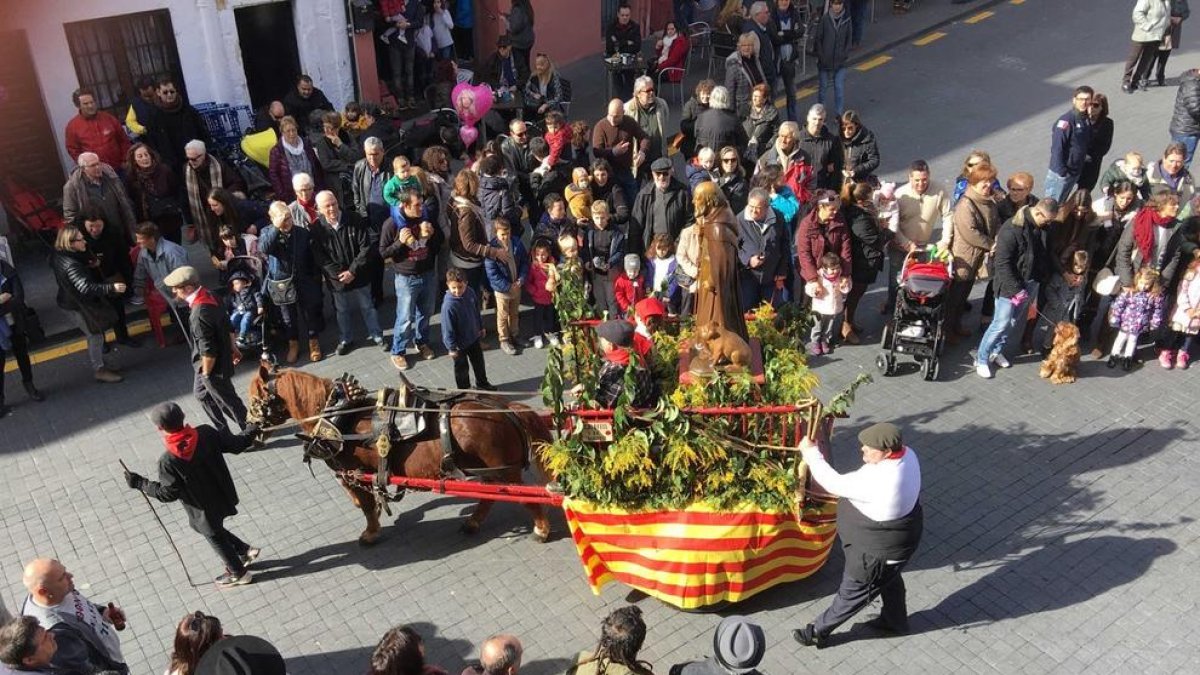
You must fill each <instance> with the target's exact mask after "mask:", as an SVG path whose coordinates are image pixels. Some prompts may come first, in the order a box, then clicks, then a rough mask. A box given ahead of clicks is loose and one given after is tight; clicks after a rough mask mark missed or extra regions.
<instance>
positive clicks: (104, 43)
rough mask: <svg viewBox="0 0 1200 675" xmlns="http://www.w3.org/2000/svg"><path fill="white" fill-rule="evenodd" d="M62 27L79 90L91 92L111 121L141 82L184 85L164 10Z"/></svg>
mask: <svg viewBox="0 0 1200 675" xmlns="http://www.w3.org/2000/svg"><path fill="white" fill-rule="evenodd" d="M63 28H64V29H65V30H66V33H67V44H68V45H69V46H70V48H71V60H72V61H74V63H75V75H76V76H77V77H78V78H79V85H80V86H81V87H90V88H91V89H92V90H94V91H95V92H96V99H97V103H99V105H100V107H101V108H102V109H104V110H107V111H109V112H111V113H112V114H114V115H116V117H117V119H124V118H125V109H126V106H128V105H129V101H130V99H131V98H132V97H134V96H136V95H137V81H138V80H139V79H141V78H142V77H152V78H158V77H159V76H160V75H167V74H170V75H172V76H174V77H175V83H176V84H178V85H179V87H180V88H184V86H185V85H184V82H183V74H182V72H181V71H180V69H179V51H178V50H177V49H176V46H175V32H174V29H173V28H172V27H171V12H170V10H166V9H160V10H155V11H152V12H139V13H137V14H123V15H120V16H109V17H105V18H103V19H92V20H90V21H78V22H75V23H68V24H66V25H65V26H63ZM183 93H184V92H182V91H181V92H180V94H183Z"/></svg>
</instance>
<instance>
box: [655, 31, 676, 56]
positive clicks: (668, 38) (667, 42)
mask: <svg viewBox="0 0 1200 675" xmlns="http://www.w3.org/2000/svg"><path fill="white" fill-rule="evenodd" d="M678 39H679V33H676V34H675V35H673V36H672V35H665V34H664V35H663V38H662V43H663V46H662V56H660V57H658V62H659V63H663V62H665V61H666V60H667V58H668V57H669V56H671V43H672V42H674V41H676V40H678Z"/></svg>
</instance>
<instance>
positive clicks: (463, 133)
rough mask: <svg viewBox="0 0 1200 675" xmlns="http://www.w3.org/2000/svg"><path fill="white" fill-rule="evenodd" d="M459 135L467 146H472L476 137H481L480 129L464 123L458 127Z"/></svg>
mask: <svg viewBox="0 0 1200 675" xmlns="http://www.w3.org/2000/svg"><path fill="white" fill-rule="evenodd" d="M458 137H459V138H461V139H462V142H463V145H464V146H465V147H467V148H470V147H471V145H472V144H473V143H474V142H475V139H477V138H479V130H478V129H476V128H475V127H473V126H471V125H469V124H464V125H462V126H461V127H459V128H458Z"/></svg>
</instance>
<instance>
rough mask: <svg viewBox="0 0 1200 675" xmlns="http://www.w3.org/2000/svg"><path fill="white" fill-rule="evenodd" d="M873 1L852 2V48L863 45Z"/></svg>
mask: <svg viewBox="0 0 1200 675" xmlns="http://www.w3.org/2000/svg"><path fill="white" fill-rule="evenodd" d="M870 9H871V0H850V46H851V47H857V46H858V45H860V44H862V39H863V31H864V30H866V28H867V20H868V19H867V17H868V15H869V14H870Z"/></svg>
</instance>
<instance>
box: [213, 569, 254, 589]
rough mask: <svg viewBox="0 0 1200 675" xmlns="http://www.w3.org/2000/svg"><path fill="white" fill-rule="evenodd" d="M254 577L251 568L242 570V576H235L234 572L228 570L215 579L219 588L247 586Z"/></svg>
mask: <svg viewBox="0 0 1200 675" xmlns="http://www.w3.org/2000/svg"><path fill="white" fill-rule="evenodd" d="M252 578H253V576H252V575H251V574H250V570H246V571H245V572H242V574H241V576H234V575H233V572H228V571H226V572H225V573H224V574H222V575H221V576H219V577H217V578H216V579H214V581H215V582H216V584H217V588H232V587H233V586H245V585H246V584H248V583H250V580H251V579H252Z"/></svg>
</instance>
